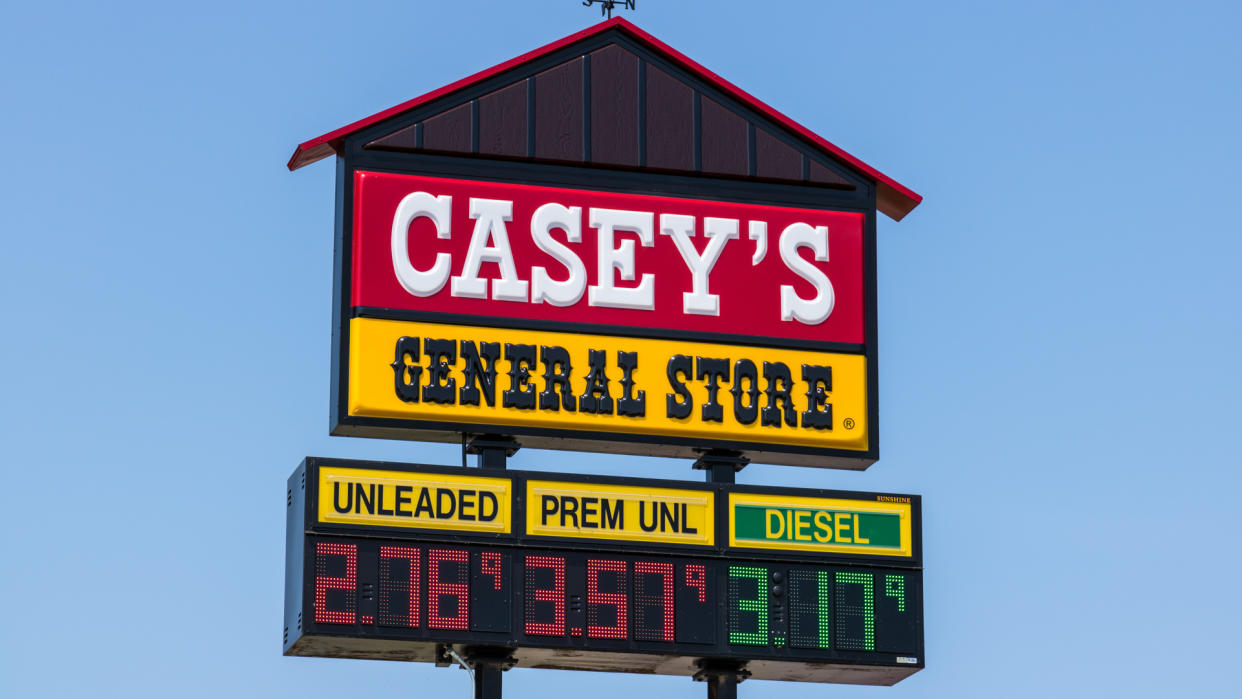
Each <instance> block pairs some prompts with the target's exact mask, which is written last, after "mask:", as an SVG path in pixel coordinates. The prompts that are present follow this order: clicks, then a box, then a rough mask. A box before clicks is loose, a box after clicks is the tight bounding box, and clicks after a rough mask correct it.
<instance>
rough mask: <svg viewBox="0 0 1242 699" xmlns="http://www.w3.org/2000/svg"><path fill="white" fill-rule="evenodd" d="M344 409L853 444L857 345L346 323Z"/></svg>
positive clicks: (862, 368) (862, 400) (860, 392)
mask: <svg viewBox="0 0 1242 699" xmlns="http://www.w3.org/2000/svg"><path fill="white" fill-rule="evenodd" d="M349 331H350V339H349V342H350V351H349V391H348V401H347V409H348V414H349V415H350V416H352V417H371V418H396V419H405V420H418V421H434V422H439V423H452V424H455V425H457V424H469V425H480V426H498V427H503V426H516V427H539V428H545V429H562V430H584V431H602V432H620V433H628V434H635V435H652V436H667V437H682V438H697V439H719V440H731V441H738V442H751V443H765V444H781V445H792V446H802V447H823V448H835V449H848V450H855V451H866V450H867V447H868V422H867V365H866V362H867V360H866V358H865V357H864V356H862V355H857V354H839V353H832V352H815V351H808V350H791V349H778V348H767V347H749V346H741V345H725V344H715V343H707V342H688V341H680V340H658V339H646V338H631V337H611V336H602V335H585V334H578V333H560V332H551V331H537V330H513V329H503V328H484V327H475V326H469V325H449V324H443V323H424V322H410V321H397V320H379V319H374V318H353V319H352V320H350V326H349Z"/></svg>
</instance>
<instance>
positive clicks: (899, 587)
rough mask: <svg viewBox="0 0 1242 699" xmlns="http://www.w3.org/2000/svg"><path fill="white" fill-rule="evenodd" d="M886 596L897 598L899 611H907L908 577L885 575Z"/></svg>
mask: <svg viewBox="0 0 1242 699" xmlns="http://www.w3.org/2000/svg"><path fill="white" fill-rule="evenodd" d="M884 596H885V597H896V598H897V611H899V612H904V611H906V576H904V575H885V576H884Z"/></svg>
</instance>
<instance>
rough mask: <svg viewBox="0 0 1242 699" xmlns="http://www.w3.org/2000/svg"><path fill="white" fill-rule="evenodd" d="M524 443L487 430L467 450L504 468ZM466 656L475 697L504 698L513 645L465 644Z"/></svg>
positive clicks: (487, 466)
mask: <svg viewBox="0 0 1242 699" xmlns="http://www.w3.org/2000/svg"><path fill="white" fill-rule="evenodd" d="M520 448H521V445H520V444H518V442H517V440H515V439H513V438H512V437H506V436H502V435H495V434H485V435H480V436H477V437H474V438H473V439H471V440H470V441H469V443H467V444H466V453H468V454H476V455H478V457H479V459H478V467H479V468H480V469H483V470H489V471H490V470H497V471H503V470H504V469H505V468H506V467H507V466H508V463H507V462H508V459H509V457H510V456H513V455H514V454H515V453H516V452H517V450H518V449H520ZM466 660H467V662H469V663H470V667H471V668H472V670H473V675H472V677H473V680H474V699H501V696H502V694H503V683H504V676H503V675H502V674H501V673H503V672H504V671H505V670H508V669H509V668H511V667H513V665H514V663H515V662H516V661H515V660H514V658H513V649H512V648H505V647H492V646H471V647H468V648H466Z"/></svg>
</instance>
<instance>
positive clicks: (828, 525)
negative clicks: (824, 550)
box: [733, 505, 902, 549]
mask: <svg viewBox="0 0 1242 699" xmlns="http://www.w3.org/2000/svg"><path fill="white" fill-rule="evenodd" d="M733 517H734V530H733V536H734V538H736V539H738V540H743V541H756V542H758V541H770V542H773V543H776V542H798V543H801V544H805V545H811V546H814V545H815V544H823V545H833V546H850V547H857V548H859V549H867V548H885V549H892V548H899V547H901V543H902V542H901V516H900V515H898V514H896V513H891V514H890V513H886V512H850V511H848V510H823V509H815V508H807V507H761V506H754V505H734V508H733Z"/></svg>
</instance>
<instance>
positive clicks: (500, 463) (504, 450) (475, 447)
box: [466, 434, 522, 469]
mask: <svg viewBox="0 0 1242 699" xmlns="http://www.w3.org/2000/svg"><path fill="white" fill-rule="evenodd" d="M521 448H522V445H521V444H518V441H517V440H516V439H514V438H512V437H505V436H503V435H498V434H482V435H476V436H474V437H472V438H471V439H470V441H469V443H467V444H466V453H467V454H477V455H478V457H479V460H478V464H477V465H478V467H479V468H496V469H504V468H505V465H506V463H505V462H506V460H507V459H508V458H509V457H510V456H513V455H514V454H516V453H517V450H518V449H521Z"/></svg>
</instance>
